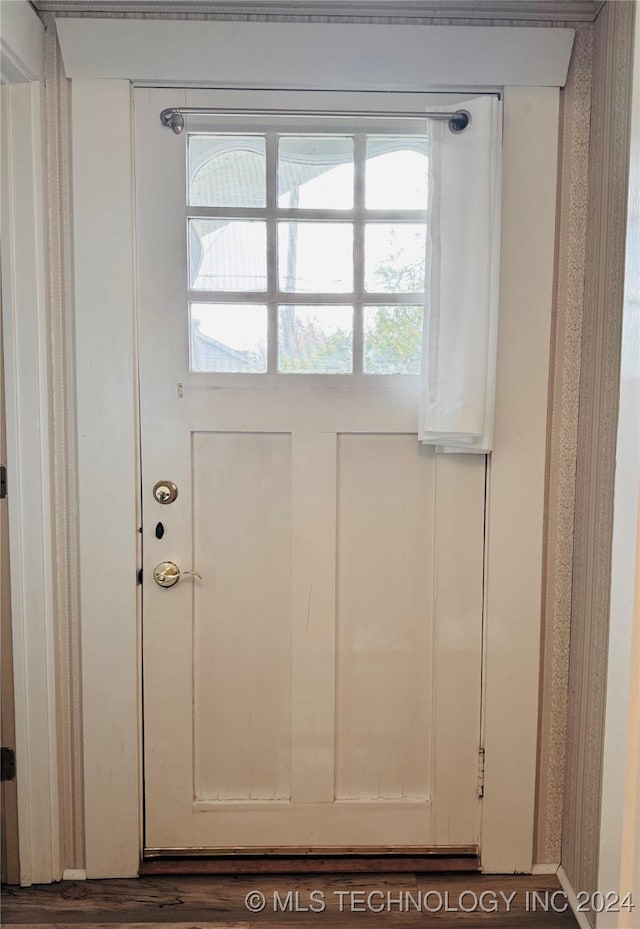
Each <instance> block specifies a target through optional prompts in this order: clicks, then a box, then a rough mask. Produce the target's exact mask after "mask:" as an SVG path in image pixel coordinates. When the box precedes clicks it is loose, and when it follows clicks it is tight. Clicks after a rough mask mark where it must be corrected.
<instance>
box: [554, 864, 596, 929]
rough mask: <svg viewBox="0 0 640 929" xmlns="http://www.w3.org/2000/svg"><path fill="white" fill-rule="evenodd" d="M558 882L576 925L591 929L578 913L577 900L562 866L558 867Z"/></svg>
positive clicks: (584, 916)
mask: <svg viewBox="0 0 640 929" xmlns="http://www.w3.org/2000/svg"><path fill="white" fill-rule="evenodd" d="M558 880H559V881H560V886H561V887H562V889H563V890H564V892H565V893H566V895H567V901H568V903H569V906H570V907H571V909H572V911H573V915H574V916H575V918H576V921H577V923H578V925H579V926H580V929H593V926H592V925H591V923H590V922H589V920H588V919H587V917H586V914H585V913H579V912H578V898H577V897H576V892H575V890H574V889H573V887H572V886H571V881H570V880H569V878H568V877H567V873H566V871H565V870H564V868H563V867H562V865H560V867H559V868H558Z"/></svg>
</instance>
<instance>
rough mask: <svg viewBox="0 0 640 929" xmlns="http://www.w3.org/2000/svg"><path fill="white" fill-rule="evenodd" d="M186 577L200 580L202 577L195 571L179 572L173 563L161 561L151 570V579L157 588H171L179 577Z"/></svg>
mask: <svg viewBox="0 0 640 929" xmlns="http://www.w3.org/2000/svg"><path fill="white" fill-rule="evenodd" d="M187 575H190V576H191V577H197V578H199V579H200V580H202V575H201V574H198V572H197V571H181V570H180V568H179V567H178V565H177V564H176V563H175V562H174V561H161V562H160V564H157V565H156V566H155V568H154V569H153V579H154V581H155V582H156V584H157V585H158V587H173V585H174V584H177V583H178V581H179V580H180V578H181V577H185V576H187Z"/></svg>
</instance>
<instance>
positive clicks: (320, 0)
mask: <svg viewBox="0 0 640 929" xmlns="http://www.w3.org/2000/svg"><path fill="white" fill-rule="evenodd" d="M33 3H34V6H36V7H37V8H38V9H39V10H42V11H45V10H48V11H56V12H66V13H69V12H70V13H75V14H76V15H77V14H79V13H82V12H90V13H97V14H99V13H151V14H158V15H160V16H161V15H162V14H168V13H173V14H175V13H201V14H210V15H228V16H243V17H244V16H251V15H262V16H278V17H281V16H331V17H332V18H351V17H363V18H364V17H372V16H384V17H391V18H394V19H412V18H415V19H427V18H428V19H431V18H446V19H502V20H515V21H522V20H525V21H530V22H545V21H547V22H559V21H560V22H592V21H593V20H594V19H595V17H596V15H597V13H598V11H599V9H600V7H601V6H602V3H603V0H346V2H342V0H279V2H273V0H244V2H243V0H199V2H197V0H156V2H155V3H154V2H147V0H33Z"/></svg>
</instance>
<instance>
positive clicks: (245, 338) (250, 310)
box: [189, 303, 267, 373]
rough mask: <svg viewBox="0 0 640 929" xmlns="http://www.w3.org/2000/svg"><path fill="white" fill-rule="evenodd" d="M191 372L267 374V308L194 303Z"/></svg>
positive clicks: (191, 330)
mask: <svg viewBox="0 0 640 929" xmlns="http://www.w3.org/2000/svg"><path fill="white" fill-rule="evenodd" d="M189 316H190V336H191V339H190V341H191V347H190V356H191V370H192V371H221V372H224V371H232V372H249V373H257V372H262V371H266V370H267V308H266V306H255V305H253V304H240V303H233V304H223V303H192V304H191V305H190V307H189Z"/></svg>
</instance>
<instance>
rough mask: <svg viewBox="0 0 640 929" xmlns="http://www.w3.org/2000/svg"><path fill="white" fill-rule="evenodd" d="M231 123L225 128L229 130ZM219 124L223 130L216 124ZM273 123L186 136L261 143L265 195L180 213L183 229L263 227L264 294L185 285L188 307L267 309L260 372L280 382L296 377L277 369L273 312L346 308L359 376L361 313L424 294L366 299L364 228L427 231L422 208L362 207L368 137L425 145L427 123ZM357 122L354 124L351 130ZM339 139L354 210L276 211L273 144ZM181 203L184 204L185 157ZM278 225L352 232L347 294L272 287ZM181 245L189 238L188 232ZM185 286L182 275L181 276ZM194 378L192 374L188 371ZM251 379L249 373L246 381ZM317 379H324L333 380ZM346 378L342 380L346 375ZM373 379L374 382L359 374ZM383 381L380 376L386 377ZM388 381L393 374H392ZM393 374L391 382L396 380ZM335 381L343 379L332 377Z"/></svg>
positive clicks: (420, 301)
mask: <svg viewBox="0 0 640 929" xmlns="http://www.w3.org/2000/svg"><path fill="white" fill-rule="evenodd" d="M230 122H232V125H231V124H230ZM221 123H223V124H222V125H221ZM273 123H274V120H265V119H264V118H263V119H260V118H259V117H256V118H255V119H254V120H242V121H241V122H239V121H238V120H237V118H236V119H234V120H232V121H227V120H224V122H223V121H222V120H217V122H216V125H215V127H214V126H211V125H210V124H209V125H208V126H207V128H206V129H205V128H199V127H198V129H197V130H192V131H189V132H188V133H187V142H188V141H189V139H191V138H193V137H194V136H203V135H212V136H221V135H230V136H241V135H247V136H254V137H255V136H260V137H262V138H264V139H265V169H266V178H265V179H266V190H265V194H266V196H265V206H264V207H256V206H250V207H235V206H233V207H219V206H215V207H209V206H190V205H189V203H188V202H187V206H186V226H188V222H189V220H191V219H212V220H221V219H222V220H224V219H228V220H244V221H251V220H253V221H260V222H263V223H264V224H265V228H266V278H267V280H266V289H264V290H251V291H241V290H217V289H216V290H205V289H200V288H198V289H193V288H190V287H189V286H188V290H187V298H188V302H189V304H190V305H197V304H209V305H211V304H214V305H215V304H218V305H220V304H222V305H233V304H238V305H259V306H267V316H268V325H267V371H266V372H265V373H266V374H269V375H277V376H278V377H279V378H290V377H294V378H296V379H297V378H299V377H300V375H299V374H290V373H288V372H281V371H279V370H278V308H279V307H281V306H301V307H303V306H322V305H328V306H331V305H333V306H350V307H353V346H352V350H353V369H352V372H351V374H352V375H362V374H363V356H364V307H368V306H372V307H373V306H390V307H392V306H423V305H424V299H425V294H424V290H422V291H416V292H409V293H408V292H403V293H400V292H388V291H385V292H369V291H366V289H365V226H366V225H367V224H372V223H397V224H402V223H407V224H424V226H425V228H426V223H427V217H428V209H426V208H422V209H368V208H367V207H366V205H365V167H366V145H367V137H372V136H384V137H386V138H388V137H390V136H397V137H398V138H402V137H407V136H412V135H414V136H420V137H422V138H424V139H426V138H427V133H428V127H427V120H425V119H424V118H423V119H419V118H416V119H414V120H408V119H407V118H406V117H403V118H402V119H399V118H397V117H394V116H393V114H390V115H389V118H388V119H387V120H383V119H380V118H376V119H375V120H374V119H361V120H351V121H350V122H349V125H348V126H347V125H345V120H341V121H336V120H335V119H331V118H329V117H327V118H323V117H314V118H302V117H296V118H293V119H286V121H285V120H280V122H279V125H278V126H277V127H276V126H274V125H273ZM356 123H357V125H356ZM305 135H308V136H316V137H317V136H331V137H336V136H341V137H348V138H351V139H353V143H354V188H353V193H354V197H353V206H352V207H351V208H348V209H335V208H333V209H331V208H326V209H324V208H323V209H308V208H301V207H281V206H278V142H279V139H280V138H281V137H290V136H296V137H300V136H305ZM186 161H187V164H186V170H187V201H188V200H189V177H188V153H187V158H186ZM284 221H294V222H300V223H304V222H316V223H342V224H346V225H349V226H350V227H351V228H352V229H353V254H352V261H353V289H352V290H350V291H341V292H321V291H315V292H299V291H295V290H284V289H282V288H281V287H280V286H279V280H278V277H279V274H278V224H279V223H281V222H284ZM187 238H188V233H187ZM187 279H188V284H189V273H188V269H187ZM194 373H197V372H194ZM244 376H245V374H244V373H238V374H233V373H227V374H225V375H224V377H225V379H226V378H227V377H231V378H238V377H244ZM249 376H250V377H251V378H254V377H256V376H260V375H256V374H250V375H249ZM311 376H319V377H322V379H323V380H325V379H326V378H327V377H332V375H324V374H322V375H311ZM347 376H349V375H347ZM365 376H367V377H375V375H365ZM388 376H389V375H385V377H388ZM391 376H393V375H391ZM397 376H398V375H396V377H397ZM339 377H340V378H343V377H345V375H339Z"/></svg>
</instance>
